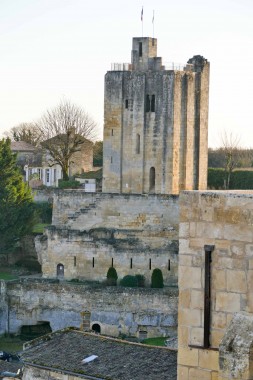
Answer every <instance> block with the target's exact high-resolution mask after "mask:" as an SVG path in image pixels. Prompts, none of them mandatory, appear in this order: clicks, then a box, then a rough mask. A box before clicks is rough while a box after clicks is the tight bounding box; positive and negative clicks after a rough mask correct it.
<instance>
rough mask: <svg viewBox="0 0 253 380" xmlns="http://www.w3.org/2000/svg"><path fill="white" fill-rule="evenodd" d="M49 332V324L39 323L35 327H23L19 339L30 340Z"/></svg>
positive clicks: (45, 322)
mask: <svg viewBox="0 0 253 380" xmlns="http://www.w3.org/2000/svg"><path fill="white" fill-rule="evenodd" d="M50 332H52V329H51V326H50V323H49V322H47V321H41V322H38V323H37V325H23V326H22V327H21V330H20V337H21V339H23V340H31V339H35V338H38V337H39V336H42V335H45V334H48V333H50Z"/></svg>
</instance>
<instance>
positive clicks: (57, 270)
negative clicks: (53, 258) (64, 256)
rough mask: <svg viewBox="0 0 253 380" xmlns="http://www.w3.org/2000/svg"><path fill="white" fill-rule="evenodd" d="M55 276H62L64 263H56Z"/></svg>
mask: <svg viewBox="0 0 253 380" xmlns="http://www.w3.org/2000/svg"><path fill="white" fill-rule="evenodd" d="M56 273H57V277H61V278H62V277H64V265H63V264H58V265H57V268H56Z"/></svg>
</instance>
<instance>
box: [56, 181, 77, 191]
mask: <svg viewBox="0 0 253 380" xmlns="http://www.w3.org/2000/svg"><path fill="white" fill-rule="evenodd" d="M58 187H59V189H77V188H78V187H81V184H80V182H79V181H74V180H69V181H64V180H63V179H59V181H58Z"/></svg>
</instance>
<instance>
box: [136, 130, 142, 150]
mask: <svg viewBox="0 0 253 380" xmlns="http://www.w3.org/2000/svg"><path fill="white" fill-rule="evenodd" d="M140 144H141V136H140V135H139V133H137V135H136V154H140Z"/></svg>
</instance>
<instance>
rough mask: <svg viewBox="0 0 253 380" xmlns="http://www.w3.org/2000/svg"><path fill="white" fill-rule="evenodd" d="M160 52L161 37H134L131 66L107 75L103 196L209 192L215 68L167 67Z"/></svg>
mask: <svg viewBox="0 0 253 380" xmlns="http://www.w3.org/2000/svg"><path fill="white" fill-rule="evenodd" d="M140 44H141V45H142V49H141V52H140V51H139V48H138V47H139V45H140ZM156 50H157V40H156V39H152V38H146V37H144V38H134V39H133V50H132V63H131V65H129V69H127V68H125V69H124V71H118V70H119V68H118V67H116V69H115V71H108V72H107V74H106V76H105V96H104V119H105V125H104V149H103V152H104V159H103V162H104V167H103V192H112V193H138V194H141V193H145V194H147V193H156V194H178V193H179V191H180V190H183V189H187V190H191V189H205V188H206V187H207V150H208V149H207V131H208V97H209V63H208V62H207V60H206V59H204V58H203V57H201V56H195V57H193V58H192V59H190V60H189V62H188V63H189V64H188V65H186V67H185V68H184V70H182V69H181V70H165V68H164V66H163V65H162V59H161V58H160V57H157V56H156ZM151 168H152V170H153V171H154V172H155V174H154V178H155V180H154V181H152V180H151ZM153 182H154V183H153ZM153 185H154V186H153Z"/></svg>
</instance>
